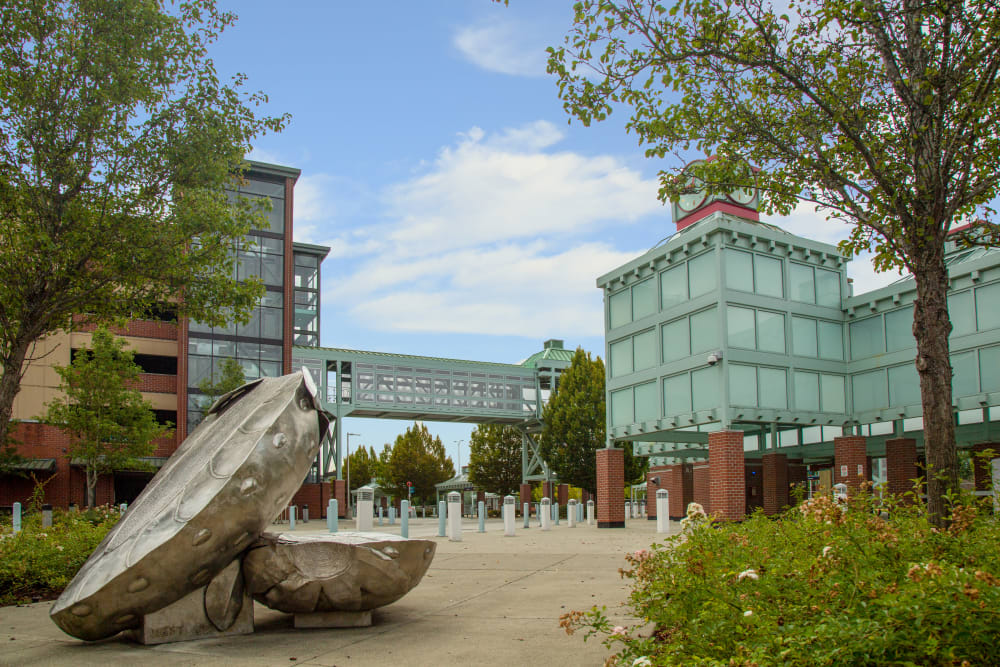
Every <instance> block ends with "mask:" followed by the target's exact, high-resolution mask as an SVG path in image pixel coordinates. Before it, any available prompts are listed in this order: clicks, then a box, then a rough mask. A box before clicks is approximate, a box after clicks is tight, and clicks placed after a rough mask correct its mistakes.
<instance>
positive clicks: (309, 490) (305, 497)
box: [288, 482, 339, 520]
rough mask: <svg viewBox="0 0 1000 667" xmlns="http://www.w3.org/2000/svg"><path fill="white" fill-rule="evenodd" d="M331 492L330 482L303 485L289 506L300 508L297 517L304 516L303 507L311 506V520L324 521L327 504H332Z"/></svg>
mask: <svg viewBox="0 0 1000 667" xmlns="http://www.w3.org/2000/svg"><path fill="white" fill-rule="evenodd" d="M331 492H332V491H331V489H330V483H329V482H321V483H319V484H303V485H302V486H300V487H299V490H298V491H296V492H295V495H294V496H292V500H291V501H290V502H289V503H288V504H289V505H297V506H298V507H299V510H298V515H297V516H300V517H301V516H302V506H303V505H309V519H310V520H312V519H322V518H325V517H326V504H327V503H328V502H330V497H331V496H330V494H331ZM338 509H339V508H338Z"/></svg>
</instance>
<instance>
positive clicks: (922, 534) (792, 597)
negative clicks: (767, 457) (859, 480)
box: [561, 492, 1000, 665]
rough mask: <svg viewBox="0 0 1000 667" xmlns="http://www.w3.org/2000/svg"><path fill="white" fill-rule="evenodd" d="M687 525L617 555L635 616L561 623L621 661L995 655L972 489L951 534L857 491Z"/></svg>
mask: <svg viewBox="0 0 1000 667" xmlns="http://www.w3.org/2000/svg"><path fill="white" fill-rule="evenodd" d="M690 523H691V524H692V525H691V527H690V528H689V529H688V530H686V531H685V533H684V534H683V535H680V536H674V537H671V538H668V539H667V540H665V541H664V542H663V543H662V544H655V545H653V547H652V549H651V550H648V551H647V550H643V551H642V552H636V553H634V554H630V555H628V556H627V557H626V560H627V561H628V565H629V566H628V568H627V569H623V570H622V574H623V576H625V577H626V578H629V579H631V580H632V581H633V587H632V591H631V594H630V597H629V600H628V603H627V605H628V607H629V608H630V614H631V616H632V617H634V618H636V619H638V620H637V621H636V622H635V623H634V624H633V625H632V626H630V627H625V626H617V627H612V625H611V623H610V621H609V620H608V618H607V616H606V614H605V610H604V609H598V608H596V607H595V608H594V609H592V610H591V611H589V612H572V613H570V614H567V615H566V616H564V617H563V619H562V623H561V624H562V625H563V627H564V628H566V631H567V632H570V633H572V632H574V631H576V630H584V631H585V632H586V637H590V636H594V635H597V636H600V637H602V638H603V641H604V643H605V644H606V645H607V646H608V647H609V648H612V649H614V650H616V651H617V653H616V654H615V655H614V656H613V657H612V658H611V659H610V660H609V663H608V664H618V665H676V664H684V665H689V664H696V665H779V664H780V665H844V664H853V665H859V664H864V665H870V664H920V665H962V664H994V665H995V664H1000V642H998V641H997V637H998V636H1000V611H998V610H1000V558H998V557H997V544H1000V527H998V522H997V520H996V519H995V518H994V517H992V516H991V514H990V512H989V509H988V508H987V507H986V506H984V505H977V504H976V503H975V501H974V500H973V499H971V498H966V499H962V500H961V501H958V500H956V501H955V505H954V507H953V520H952V524H951V526H950V528H948V529H947V530H938V529H936V528H934V527H933V526H932V525H931V524H930V523H929V522H928V521H927V517H926V514H925V512H924V508H923V507H922V506H920V505H919V504H918V505H909V504H906V503H904V502H902V500H901V499H895V498H889V499H886V500H883V501H882V502H881V505H879V504H878V503H877V502H876V500H875V499H873V498H872V496H870V495H868V493H867V492H862V493H860V494H858V495H856V496H854V497H852V498H851V499H850V500H849V501H848V503H847V506H846V507H844V506H843V505H842V504H840V503H838V502H836V501H834V500H833V499H832V498H829V497H817V498H814V499H812V500H811V501H809V502H806V503H804V504H802V505H801V506H800V507H799V508H797V509H794V510H790V511H788V512H787V513H786V514H785V515H783V516H782V517H781V518H780V519H778V520H775V519H773V518H768V517H765V516H764V515H763V514H762V513H760V512H758V513H756V514H754V515H753V516H751V517H750V518H748V519H747V520H746V521H744V522H742V523H737V524H722V523H717V522H711V521H709V520H704V521H696V522H690Z"/></svg>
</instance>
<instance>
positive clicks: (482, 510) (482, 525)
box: [476, 500, 486, 533]
mask: <svg viewBox="0 0 1000 667" xmlns="http://www.w3.org/2000/svg"><path fill="white" fill-rule="evenodd" d="M476 509H477V510H479V532H480V533H485V532H486V503H484V502H483V501H482V500H480V501H479V506H478V507H477V508H476Z"/></svg>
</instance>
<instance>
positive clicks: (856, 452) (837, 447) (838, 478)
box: [833, 435, 871, 489]
mask: <svg viewBox="0 0 1000 667" xmlns="http://www.w3.org/2000/svg"><path fill="white" fill-rule="evenodd" d="M866 450H867V440H866V439H865V437H864V436H863V435H844V436H839V437H836V438H834V439H833V458H834V466H833V483H834V484H846V485H847V488H848V489H858V488H860V486H861V483H862V482H863V481H864V480H866V479H869V478H870V477H871V474H870V473H869V471H868V453H867V451H866Z"/></svg>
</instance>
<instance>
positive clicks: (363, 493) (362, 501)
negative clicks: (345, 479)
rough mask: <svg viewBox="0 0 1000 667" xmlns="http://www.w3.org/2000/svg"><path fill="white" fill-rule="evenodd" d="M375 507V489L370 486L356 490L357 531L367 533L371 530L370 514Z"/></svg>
mask: <svg viewBox="0 0 1000 667" xmlns="http://www.w3.org/2000/svg"><path fill="white" fill-rule="evenodd" d="M374 506H375V489H373V488H372V487H370V486H362V487H361V488H360V489H358V508H357V510H358V515H357V518H356V523H357V529H358V530H359V531H369V530H371V529H372V512H373V511H374Z"/></svg>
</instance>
